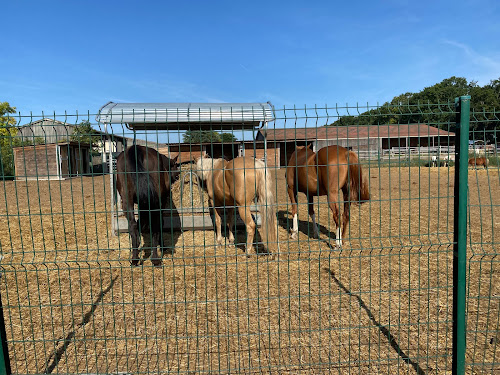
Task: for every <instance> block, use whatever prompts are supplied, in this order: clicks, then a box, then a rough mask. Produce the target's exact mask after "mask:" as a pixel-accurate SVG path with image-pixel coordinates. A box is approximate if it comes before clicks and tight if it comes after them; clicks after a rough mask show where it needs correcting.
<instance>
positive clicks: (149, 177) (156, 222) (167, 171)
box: [116, 145, 180, 266]
mask: <svg viewBox="0 0 500 375" xmlns="http://www.w3.org/2000/svg"><path fill="white" fill-rule="evenodd" d="M116 169H117V172H116V189H117V190H118V192H119V193H120V197H121V200H122V208H123V211H124V213H125V214H126V216H127V221H128V230H129V233H130V238H131V240H132V261H131V263H132V265H133V266H136V265H137V264H138V263H139V245H140V242H141V239H140V235H141V234H142V237H143V239H144V245H143V246H144V248H145V249H146V253H147V254H149V253H150V252H151V248H152V250H153V255H152V258H151V262H152V263H153V264H154V265H155V266H159V265H160V264H161V259H160V258H159V257H158V253H157V247H158V245H160V238H161V234H162V229H163V214H162V212H161V210H162V209H165V208H166V207H167V204H169V203H171V195H170V186H171V184H172V182H173V181H174V180H175V178H176V177H177V176H178V175H179V173H180V172H179V164H177V156H176V157H175V158H174V159H169V158H167V157H166V156H165V155H163V154H160V153H159V152H158V151H156V150H155V149H152V148H149V147H144V146H137V145H136V146H131V147H129V148H127V149H126V150H125V151H123V152H122V153H121V154H120V155H118V158H117V159H116ZM134 203H137V206H138V209H139V223H137V221H136V220H135V214H134ZM148 245H149V246H148ZM145 257H146V258H147V256H145Z"/></svg>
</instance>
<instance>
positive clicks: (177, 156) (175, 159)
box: [170, 152, 181, 164]
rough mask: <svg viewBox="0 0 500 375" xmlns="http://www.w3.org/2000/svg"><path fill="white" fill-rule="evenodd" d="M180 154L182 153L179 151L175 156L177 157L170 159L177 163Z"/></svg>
mask: <svg viewBox="0 0 500 375" xmlns="http://www.w3.org/2000/svg"><path fill="white" fill-rule="evenodd" d="M180 154H181V153H180V152H179V153H178V154H177V155H176V156H175V158H173V159H170V160H171V161H172V162H173V163H174V164H177V159H179V155H180Z"/></svg>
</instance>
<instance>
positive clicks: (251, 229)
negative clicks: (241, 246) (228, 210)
mask: <svg viewBox="0 0 500 375" xmlns="http://www.w3.org/2000/svg"><path fill="white" fill-rule="evenodd" d="M238 212H239V213H240V216H241V219H242V220H243V222H244V223H245V226H246V229H247V244H246V247H245V254H246V256H247V257H250V253H251V252H252V248H253V238H254V236H255V227H256V225H255V222H254V221H253V218H252V213H251V212H250V208H249V207H245V206H238Z"/></svg>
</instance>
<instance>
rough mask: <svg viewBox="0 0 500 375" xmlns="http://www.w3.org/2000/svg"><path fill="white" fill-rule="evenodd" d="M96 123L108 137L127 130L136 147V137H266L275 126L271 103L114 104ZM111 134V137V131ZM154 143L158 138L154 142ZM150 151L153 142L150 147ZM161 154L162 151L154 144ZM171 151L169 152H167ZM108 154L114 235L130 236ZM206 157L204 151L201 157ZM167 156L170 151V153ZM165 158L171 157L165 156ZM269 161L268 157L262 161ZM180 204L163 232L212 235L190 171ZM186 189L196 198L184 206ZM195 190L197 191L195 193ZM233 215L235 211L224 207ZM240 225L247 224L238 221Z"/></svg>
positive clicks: (105, 108)
mask: <svg viewBox="0 0 500 375" xmlns="http://www.w3.org/2000/svg"><path fill="white" fill-rule="evenodd" d="M96 120H97V122H98V123H100V124H103V125H104V129H105V132H106V133H109V130H110V129H111V130H112V129H113V125H115V126H119V127H120V128H121V129H122V130H123V129H124V127H126V129H128V131H129V132H131V134H132V135H133V139H134V143H136V142H139V141H140V140H139V138H137V137H136V134H137V133H138V132H140V133H144V134H153V135H155V136H156V139H157V136H158V132H166V133H168V132H171V133H177V134H179V133H180V131H185V130H242V131H248V130H251V131H256V130H261V133H264V134H265V130H266V129H267V123H268V122H269V121H274V110H273V107H272V105H271V104H270V103H269V102H268V103H113V102H109V103H107V104H105V105H104V106H103V107H101V109H100V110H99V113H98V115H97V116H96ZM154 132H156V134H155V133H154ZM111 133H112V131H111ZM151 138H155V137H151ZM148 146H149V147H151V146H152V145H151V142H149V143H148ZM155 148H157V149H160V150H159V151H160V152H161V151H162V150H161V148H162V147H160V145H159V144H158V143H156V147H155ZM168 150H170V149H169V148H168ZM264 150H265V151H264V155H267V144H266V142H265V140H264ZM111 151H112V150H111V148H110V149H109V153H108V161H109V169H110V172H111V173H110V186H111V189H110V191H111V202H113V204H114V207H115V208H114V209H113V214H112V231H113V233H114V234H118V233H121V232H128V223H127V219H126V217H125V216H124V214H123V211H122V209H121V199H119V197H118V196H117V193H116V188H115V182H114V172H115V171H116V159H115V157H114V156H116V155H113V153H112V152H111ZM202 152H203V151H202ZM167 153H169V151H167ZM166 156H171V155H168V154H166ZM264 159H266V157H264ZM177 183H180V184H181V187H180V189H181V199H180V203H181V204H180V205H179V204H178V205H177V207H176V208H174V209H166V210H164V211H163V216H164V220H163V229H164V231H169V230H204V229H213V228H214V224H213V218H212V213H211V209H210V208H209V206H208V204H204V203H200V202H203V201H204V199H203V191H202V189H201V184H200V182H199V181H198V177H197V176H196V174H195V173H194V171H192V170H187V171H184V173H182V174H181V178H180V181H178V182H177ZM186 184H188V186H189V190H188V194H189V195H190V196H191V197H192V198H191V199H190V200H188V202H189V201H190V202H191V203H188V204H187V205H186V203H185V200H183V192H184V186H185V185H186ZM195 187H196V188H195ZM196 195H198V204H196V205H195V204H193V201H194V199H193V197H195V196H196ZM226 209H235V207H226ZM251 211H252V214H253V216H254V219H255V222H256V224H257V225H258V226H259V225H260V222H261V220H260V214H259V213H258V207H257V206H256V205H255V204H253V205H252V206H251ZM236 217H237V220H236V225H241V224H243V221H242V220H241V219H240V218H239V215H236Z"/></svg>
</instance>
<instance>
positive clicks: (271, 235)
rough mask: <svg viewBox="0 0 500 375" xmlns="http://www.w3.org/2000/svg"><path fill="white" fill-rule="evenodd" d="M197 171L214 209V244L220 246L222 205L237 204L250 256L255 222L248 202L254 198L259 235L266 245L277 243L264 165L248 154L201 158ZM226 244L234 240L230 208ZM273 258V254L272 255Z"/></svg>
mask: <svg viewBox="0 0 500 375" xmlns="http://www.w3.org/2000/svg"><path fill="white" fill-rule="evenodd" d="M196 174H197V175H198V177H199V178H200V179H201V180H202V181H203V182H204V184H203V185H204V188H205V189H206V190H207V193H208V197H209V198H210V205H211V206H212V207H213V208H214V216H215V226H216V233H217V239H216V240H217V244H218V245H222V241H223V239H222V234H221V218H222V216H223V214H224V207H227V206H236V207H237V209H238V212H239V214H240V217H241V219H242V220H243V221H244V223H245V226H246V230H247V244H246V248H245V253H246V255H247V256H250V251H251V250H252V246H253V238H254V235H255V228H256V225H255V222H254V220H253V218H252V213H251V212H250V205H252V204H253V201H254V199H255V197H257V199H258V201H257V204H258V206H259V211H260V213H261V218H262V225H261V230H260V233H261V237H262V240H263V242H264V243H265V244H267V245H268V247H269V245H274V244H276V245H277V249H278V250H277V252H278V253H279V245H278V244H277V237H278V227H277V226H276V207H275V199H274V195H273V190H272V189H273V185H272V179H271V172H270V171H269V170H268V169H266V165H265V164H264V163H263V162H262V161H260V160H257V159H254V158H251V157H237V158H235V159H233V160H230V161H226V160H224V159H211V158H209V157H206V156H204V157H200V158H199V159H198V160H197V161H196ZM227 215H228V220H227V225H228V227H229V243H234V234H233V232H232V230H233V225H234V213H233V210H228V213H227ZM273 258H274V256H273Z"/></svg>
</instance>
